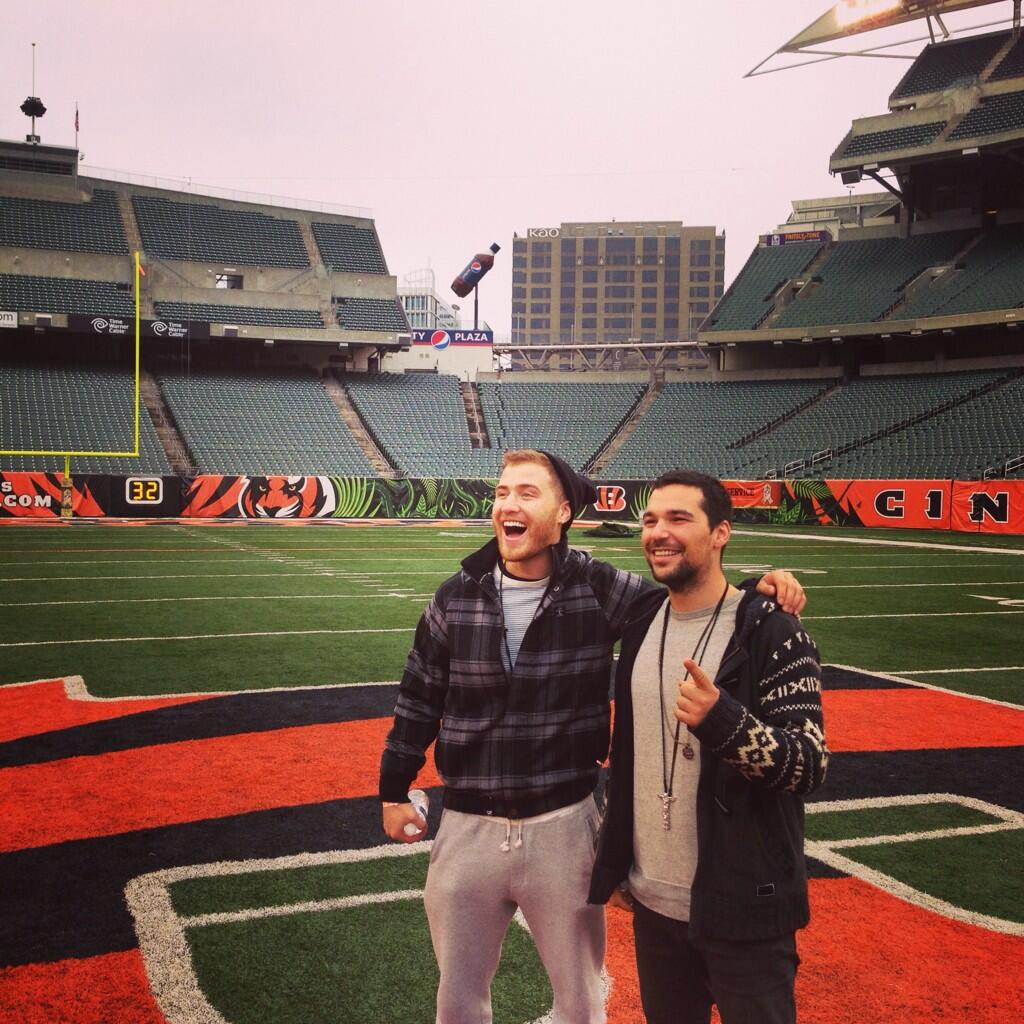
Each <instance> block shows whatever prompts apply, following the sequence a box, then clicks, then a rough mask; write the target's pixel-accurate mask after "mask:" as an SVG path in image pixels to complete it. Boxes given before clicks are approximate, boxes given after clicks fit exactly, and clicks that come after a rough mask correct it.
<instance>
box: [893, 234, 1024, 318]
mask: <svg viewBox="0 0 1024 1024" xmlns="http://www.w3.org/2000/svg"><path fill="white" fill-rule="evenodd" d="M1021 305H1024V225H1022V224H1009V225H1005V226H1001V227H997V228H993V229H992V230H991V231H989V232H988V233H987V234H986V235H985V236H984V237H983V238H982V239H981V241H980V242H979V243H978V244H977V245H975V246H974V247H973V248H972V249H970V250H969V251H968V252H967V253H966V254H965V255H964V256H963V257H962V258H961V260H960V261H959V263H958V265H957V267H955V268H951V269H949V270H947V271H946V272H944V273H943V274H941V275H939V276H938V277H936V278H935V279H934V280H932V281H930V282H923V283H922V285H921V286H920V287H918V288H916V289H915V290H914V292H913V294H912V295H911V296H909V297H908V299H907V301H906V302H904V303H903V304H902V305H899V306H897V307H896V308H895V309H894V310H893V311H892V314H891V319H893V320H910V319H916V318H918V317H926V316H949V315H952V314H957V313H977V312H981V311H983V310H990V309H991V310H996V309H1015V308H1017V307H1018V306H1021Z"/></svg>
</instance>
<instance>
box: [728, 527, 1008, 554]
mask: <svg viewBox="0 0 1024 1024" xmlns="http://www.w3.org/2000/svg"><path fill="white" fill-rule="evenodd" d="M732 532H733V536H734V537H735V536H740V537H781V538H783V539H787V540H792V539H794V538H795V539H797V540H815V541H821V542H823V543H826V544H865V545H869V546H874V545H878V546H879V547H887V548H931V549H935V550H939V551H983V552H985V553H986V554H988V553H995V554H998V555H1024V548H994V547H993V548H989V547H983V546H981V545H971V544H936V543H934V542H930V541H923V540H878V539H877V538H872V537H822V536H820V535H818V534H813V533H777V532H775V531H768V530H766V531H764V532H763V533H762V532H760V531H758V530H733V531H732Z"/></svg>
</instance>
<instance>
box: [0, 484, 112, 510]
mask: <svg viewBox="0 0 1024 1024" xmlns="http://www.w3.org/2000/svg"><path fill="white" fill-rule="evenodd" d="M63 479H64V474H63V473H0V519H10V518H19V519H59V518H60V510H61V501H62V497H63V494H62V487H61V483H62V481H63ZM99 479H100V480H101V481H102V480H104V479H106V478H104V477H100V478H99ZM89 480H90V478H89V477H83V478H82V479H81V480H80V481H75V482H74V483H73V485H72V487H71V511H72V513H73V514H74V515H76V516H87V517H91V516H102V515H106V511H105V509H104V507H103V505H101V504H100V503H99V502H98V501H97V500H96V498H95V496H94V495H93V492H92V490H91V488H90V485H89Z"/></svg>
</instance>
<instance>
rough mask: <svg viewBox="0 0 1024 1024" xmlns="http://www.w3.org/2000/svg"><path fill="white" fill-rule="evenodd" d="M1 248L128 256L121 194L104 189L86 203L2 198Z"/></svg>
mask: <svg viewBox="0 0 1024 1024" xmlns="http://www.w3.org/2000/svg"><path fill="white" fill-rule="evenodd" d="M0 245H9V246H14V247H18V248H26V249H53V250H59V251H68V252H105V253H112V254H115V255H127V253H128V243H127V242H126V241H125V237H124V225H123V224H122V223H121V211H120V209H119V208H118V205H117V194H116V193H115V192H112V191H110V190H109V189H102V188H98V189H96V191H95V192H94V193H93V197H92V199H91V201H89V202H86V203H61V202H54V201H51V200H43V199H22V198H18V197H15V196H0Z"/></svg>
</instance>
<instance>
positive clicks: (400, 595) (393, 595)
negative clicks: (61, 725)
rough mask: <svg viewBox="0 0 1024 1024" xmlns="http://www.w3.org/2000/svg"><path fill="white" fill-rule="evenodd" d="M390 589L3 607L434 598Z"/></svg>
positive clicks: (117, 599) (16, 603)
mask: <svg viewBox="0 0 1024 1024" xmlns="http://www.w3.org/2000/svg"><path fill="white" fill-rule="evenodd" d="M433 596H434V595H433V594H412V593H408V592H406V591H397V590H390V591H388V592H387V593H386V594H263V595H255V594H222V595H218V596H214V597H98V598H94V599H84V600H80V601H7V602H3V603H0V608H53V607H59V606H63V605H69V604H89V605H92V604H178V603H179V602H182V601H327V600H330V601H338V600H347V601H390V600H409V599H413V598H415V599H420V598H427V597H433Z"/></svg>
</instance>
